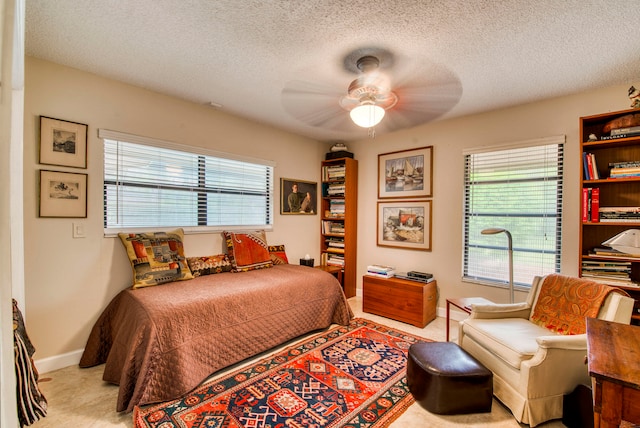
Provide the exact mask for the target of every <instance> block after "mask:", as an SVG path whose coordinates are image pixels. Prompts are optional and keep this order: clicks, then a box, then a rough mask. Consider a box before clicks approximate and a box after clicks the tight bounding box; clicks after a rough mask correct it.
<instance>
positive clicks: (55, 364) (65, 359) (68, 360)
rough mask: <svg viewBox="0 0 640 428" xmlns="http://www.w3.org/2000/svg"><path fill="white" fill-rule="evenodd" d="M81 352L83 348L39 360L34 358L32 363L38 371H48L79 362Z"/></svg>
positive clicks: (41, 372)
mask: <svg viewBox="0 0 640 428" xmlns="http://www.w3.org/2000/svg"><path fill="white" fill-rule="evenodd" d="M83 352H84V349H78V350H77V351H71V352H67V353H66V354H61V355H55V356H53V357H47V358H42V359H40V360H34V364H35V365H36V368H37V369H38V373H40V374H43V373H48V372H52V371H54V370H58V369H62V368H65V367H69V366H73V365H76V364H79V363H80V357H82V353H83Z"/></svg>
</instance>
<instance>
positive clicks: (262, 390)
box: [133, 318, 428, 428]
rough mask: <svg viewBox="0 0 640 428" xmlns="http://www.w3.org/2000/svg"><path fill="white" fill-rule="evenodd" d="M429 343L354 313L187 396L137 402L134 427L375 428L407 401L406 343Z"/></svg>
mask: <svg viewBox="0 0 640 428" xmlns="http://www.w3.org/2000/svg"><path fill="white" fill-rule="evenodd" d="M418 341H428V339H423V338H420V337H418V336H414V335H412V334H409V333H406V332H403V331H400V330H396V329H392V328H390V327H387V326H384V325H381V324H377V323H374V322H372V321H368V320H364V319H361V318H356V319H354V320H352V322H351V323H350V324H349V325H348V326H337V327H333V328H331V329H329V330H327V331H323V332H321V333H318V334H316V335H314V336H312V337H310V338H308V339H306V340H304V341H302V342H301V343H299V344H296V345H293V346H291V347H289V348H286V349H284V350H283V351H280V352H278V353H276V354H274V355H272V356H269V357H266V358H263V359H261V360H260V361H258V362H255V363H253V364H250V365H249V366H247V367H243V368H241V369H238V370H237V371H235V372H233V373H230V374H227V375H225V376H223V377H221V378H220V379H215V380H212V381H209V382H207V383H205V384H203V385H202V386H200V387H198V388H196V389H195V390H194V391H193V392H191V393H189V394H187V395H186V396H184V397H182V398H180V399H177V400H174V401H171V402H167V403H162V404H157V405H152V406H149V407H144V408H140V407H136V408H135V410H134V415H133V418H134V426H135V427H136V428H172V427H182V428H193V427H210V428H213V427H216V428H235V427H244V428H280V427H281V428H300V427H313V428H329V427H331V428H334V427H348V428H365V427H366V428H381V427H386V426H388V425H389V424H390V423H391V422H393V420H395V419H396V418H397V417H398V416H400V414H402V412H404V411H405V410H406V409H407V407H409V406H410V405H411V404H412V403H413V402H414V399H413V397H412V396H411V393H410V392H409V388H408V387H407V379H406V363H407V354H408V351H409V346H410V345H411V344H413V343H416V342H418Z"/></svg>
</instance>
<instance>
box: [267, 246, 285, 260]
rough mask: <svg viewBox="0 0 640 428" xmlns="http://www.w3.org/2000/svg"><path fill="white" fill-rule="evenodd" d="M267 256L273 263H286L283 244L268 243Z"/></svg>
mask: <svg viewBox="0 0 640 428" xmlns="http://www.w3.org/2000/svg"><path fill="white" fill-rule="evenodd" d="M269 256H270V257H271V261H272V262H273V264H274V265H287V264H289V259H287V253H286V252H285V251H284V245H269Z"/></svg>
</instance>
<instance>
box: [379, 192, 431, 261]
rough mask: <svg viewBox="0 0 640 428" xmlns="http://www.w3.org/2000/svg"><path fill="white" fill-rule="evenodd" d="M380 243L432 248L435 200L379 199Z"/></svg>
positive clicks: (415, 248) (425, 249) (420, 248)
mask: <svg viewBox="0 0 640 428" xmlns="http://www.w3.org/2000/svg"><path fill="white" fill-rule="evenodd" d="M377 224H378V234H377V240H378V242H377V243H378V246H379V247H395V248H404V249H407V250H421V251H431V201H402V202H378V221H377Z"/></svg>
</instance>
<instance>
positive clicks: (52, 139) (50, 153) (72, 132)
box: [40, 116, 88, 168]
mask: <svg viewBox="0 0 640 428" xmlns="http://www.w3.org/2000/svg"><path fill="white" fill-rule="evenodd" d="M87 128H88V126H87V125H85V124H84V123H76V122H68V121H66V120H60V119H53V118H51V117H46V116H40V163H42V164H47V165H58V166H71V167H74V168H86V167H87Z"/></svg>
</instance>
